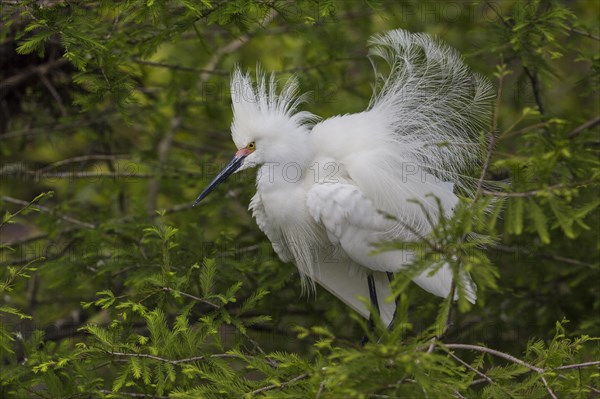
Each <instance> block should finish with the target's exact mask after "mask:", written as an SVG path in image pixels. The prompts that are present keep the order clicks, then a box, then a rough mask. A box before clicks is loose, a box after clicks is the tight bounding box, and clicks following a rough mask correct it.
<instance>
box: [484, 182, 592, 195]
mask: <svg viewBox="0 0 600 399" xmlns="http://www.w3.org/2000/svg"><path fill="white" fill-rule="evenodd" d="M592 183H594V181H593V180H588V181H583V182H579V183H573V184H562V183H560V184H555V185H553V186H548V187H544V188H540V189H537V190H531V191H523V192H505V191H489V190H482V191H481V192H482V193H483V194H485V195H491V196H493V197H535V196H536V195H538V194H540V193H544V192H548V191H551V190H559V189H569V188H579V187H583V186H587V185H588V184H592Z"/></svg>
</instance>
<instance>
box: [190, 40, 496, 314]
mask: <svg viewBox="0 0 600 399" xmlns="http://www.w3.org/2000/svg"><path fill="white" fill-rule="evenodd" d="M370 46H371V51H370V55H371V60H372V62H373V66H374V68H375V73H376V77H377V82H378V84H377V85H376V89H375V93H374V95H373V98H372V99H371V102H370V104H369V107H368V108H367V110H365V111H364V112H361V113H357V114H350V115H342V116H336V117H333V118H330V119H327V120H324V121H321V122H318V123H316V124H314V123H315V122H316V121H318V118H317V117H315V116H314V115H312V114H310V113H307V112H297V107H298V106H299V105H300V104H301V103H302V101H303V96H297V87H298V85H297V82H296V80H295V79H290V80H289V81H288V82H287V83H286V84H285V85H284V87H283V88H282V90H281V92H280V94H277V92H276V83H275V78H274V76H273V75H271V77H270V79H269V80H268V82H267V79H266V78H265V76H264V74H261V73H258V74H257V75H258V77H257V84H256V85H254V84H253V82H252V79H251V78H250V76H249V75H248V74H243V73H241V72H240V71H239V70H236V71H235V72H234V74H233V77H232V81H231V91H232V101H233V111H234V120H233V124H232V137H233V140H234V142H235V144H236V146H237V147H238V148H239V151H238V152H237V154H236V157H234V159H233V160H232V162H231V163H230V164H229V165H228V167H227V168H226V169H225V170H224V171H223V173H222V174H220V175H219V176H218V177H217V178H216V179H215V180H214V181H213V183H211V185H210V186H209V187H207V189H206V190H205V191H204V192H203V193H202V194H201V195H200V197H198V200H197V202H199V201H200V200H201V199H202V198H204V197H205V196H206V195H207V194H208V192H210V191H211V190H212V189H213V188H214V187H215V186H216V185H217V184H218V183H220V182H221V181H223V180H224V179H225V178H226V177H227V176H229V175H230V174H231V173H233V172H234V171H235V170H241V169H245V168H248V167H251V166H258V168H259V169H258V174H257V192H256V195H255V196H254V197H253V198H252V201H251V203H250V209H251V210H252V214H253V216H254V217H255V218H256V222H257V224H258V226H259V228H260V229H261V230H262V231H263V232H264V233H265V234H266V235H267V237H268V238H269V240H270V241H271V242H272V243H273V248H274V250H275V252H276V253H277V254H278V256H279V257H280V258H281V259H282V260H283V261H284V262H293V263H295V264H296V266H297V267H298V270H299V272H300V274H301V276H302V277H303V282H304V283H305V286H306V287H312V286H314V282H317V283H318V284H320V285H322V286H323V287H325V288H326V289H328V290H329V291H331V292H332V293H333V294H334V295H336V296H337V297H338V298H340V299H341V300H342V301H344V302H345V303H346V304H348V305H349V306H350V307H352V308H353V309H355V310H356V311H358V312H359V313H360V314H361V315H363V316H365V317H369V311H368V309H367V307H366V306H365V305H364V303H363V302H361V301H360V300H359V299H358V298H357V297H358V296H362V297H364V298H369V290H368V286H367V273H372V275H373V277H374V280H375V285H376V288H377V296H378V302H379V307H380V311H381V318H382V320H383V321H384V322H385V323H386V324H389V323H390V322H391V320H392V317H393V314H394V310H395V303H394V302H393V301H389V300H387V299H389V296H390V290H389V286H388V285H389V281H388V275H387V273H386V272H392V273H396V272H400V271H401V270H402V269H403V267H405V265H406V264H407V263H408V262H410V261H411V258H412V256H414V254H412V253H411V252H408V251H400V250H395V251H388V252H383V253H379V254H377V255H372V251H373V249H374V246H373V244H374V243H380V242H382V241H389V240H402V241H414V240H418V235H427V234H428V233H429V232H430V230H431V226H430V225H429V224H428V223H427V221H426V217H425V215H424V213H423V210H422V208H421V207H420V206H419V205H418V204H415V203H414V202H413V201H411V200H417V201H419V202H420V203H421V204H422V205H423V206H424V207H425V209H426V210H427V212H429V213H430V214H431V215H432V216H433V217H434V220H435V215H436V213H437V212H438V211H439V208H438V206H437V203H436V201H435V199H434V198H433V196H435V197H437V198H438V199H439V201H440V203H441V206H442V209H443V210H444V212H445V213H446V215H448V216H449V215H451V213H452V210H453V208H454V206H455V205H456V203H457V202H458V198H457V197H456V195H455V194H454V193H453V190H454V187H455V186H456V187H457V188H459V189H461V190H462V191H463V192H468V189H469V180H468V178H466V177H464V176H463V175H461V172H462V171H463V170H464V169H465V168H466V167H468V166H470V165H473V164H474V163H476V162H478V161H479V159H480V143H479V140H478V138H479V135H480V132H481V131H482V130H483V129H485V126H486V124H487V123H488V122H489V118H490V114H491V102H492V101H491V100H492V97H493V95H492V89H491V85H490V84H489V83H488V81H487V80H485V79H484V78H483V77H481V76H479V75H477V74H474V73H472V72H471V71H470V70H469V68H468V67H467V66H466V65H465V64H464V63H463V61H462V59H461V57H460V55H459V54H458V53H457V52H456V51H455V50H454V49H452V48H450V47H448V46H446V45H444V44H442V43H440V42H438V41H436V40H434V39H432V38H431V37H430V36H429V35H427V34H420V33H419V34H411V33H409V32H406V31H402V30H394V31H391V32H387V33H385V34H382V35H377V36H374V37H373V38H371V40H370ZM380 60H383V61H384V62H385V63H386V64H387V67H386V68H387V69H388V73H387V74H383V73H382V72H380V69H379V68H378V67H377V62H376V61H380ZM380 211H383V212H384V213H386V214H389V215H392V216H393V217H394V218H395V219H396V220H394V219H391V218H386V217H384V216H383V215H382V213H381V212H380ZM407 226H408V228H407ZM415 233H418V234H415ZM461 277H462V278H461V281H459V282H458V283H459V284H462V285H464V286H465V288H466V292H467V294H468V299H469V300H470V301H471V302H474V301H475V298H476V295H475V286H474V284H473V283H472V281H471V279H470V277H469V276H468V275H467V274H462V276H461ZM413 281H414V282H415V283H417V284H418V285H419V286H421V287H422V288H423V289H425V290H427V291H429V292H431V293H432V294H435V295H438V296H442V297H444V296H447V295H449V292H450V289H451V284H452V272H451V270H450V268H449V267H448V266H447V265H445V266H443V267H442V268H441V269H440V270H439V271H438V272H437V273H436V274H435V275H433V276H428V271H426V272H424V273H422V274H421V275H420V276H418V277H417V278H415V279H414V280H413Z"/></svg>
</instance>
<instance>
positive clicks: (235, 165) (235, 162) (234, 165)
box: [193, 151, 248, 206]
mask: <svg viewBox="0 0 600 399" xmlns="http://www.w3.org/2000/svg"><path fill="white" fill-rule="evenodd" d="M247 156H248V153H245V152H242V151H238V152H237V153H236V154H235V156H234V157H233V159H232V160H231V161H230V162H229V163H228V164H227V166H225V167H224V168H223V170H221V171H220V172H219V174H218V175H217V177H215V178H214V179H213V181H211V182H210V184H209V185H208V186H207V187H206V188H205V189H204V190H203V191H202V192H201V193H200V195H199V196H198V198H196V201H194V205H193V206H196V205H198V204H199V203H200V201H202V200H203V199H204V198H206V196H207V195H208V194H210V192H211V191H213V190H214V189H215V188H217V186H218V185H219V184H221V183H222V182H224V181H225V180H226V179H227V178H228V177H229V176H231V175H232V174H233V173H235V171H236V170H238V169H239V168H240V166H242V164H243V163H244V159H245V158H246V157H247Z"/></svg>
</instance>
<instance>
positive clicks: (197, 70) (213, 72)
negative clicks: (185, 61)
mask: <svg viewBox="0 0 600 399" xmlns="http://www.w3.org/2000/svg"><path fill="white" fill-rule="evenodd" d="M133 62H135V63H137V64H141V65H148V66H152V67H157V68H167V69H172V70H175V71H184V72H194V73H208V74H211V75H219V76H229V72H228V71H224V70H219V69H213V70H208V69H202V68H194V67H188V66H183V65H174V64H167V63H164V62H154V61H145V60H140V59H139V58H134V59H133Z"/></svg>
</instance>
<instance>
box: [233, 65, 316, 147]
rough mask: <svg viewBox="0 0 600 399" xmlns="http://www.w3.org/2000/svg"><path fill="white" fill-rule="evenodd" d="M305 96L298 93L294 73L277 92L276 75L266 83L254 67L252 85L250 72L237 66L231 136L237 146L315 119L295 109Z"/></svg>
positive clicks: (282, 132) (294, 127)
mask: <svg viewBox="0 0 600 399" xmlns="http://www.w3.org/2000/svg"><path fill="white" fill-rule="evenodd" d="M306 97H307V95H306V94H302V95H298V80H297V79H296V77H294V76H292V77H291V78H290V79H288V81H287V82H286V83H285V84H284V85H283V87H282V88H281V91H280V93H279V94H277V82H276V80H275V74H271V75H270V76H269V79H268V82H267V78H266V76H265V73H264V72H263V71H262V70H261V69H260V68H257V72H256V85H254V83H253V82H252V78H251V77H250V74H249V73H245V74H244V73H242V72H241V71H240V69H239V68H236V69H235V70H234V72H233V75H232V77H231V101H232V107H233V123H232V125H231V136H232V138H233V141H234V142H235V144H236V146H237V147H238V148H240V147H243V146H244V145H246V144H248V141H250V140H254V139H256V137H257V136H260V137H269V138H275V137H272V136H278V135H284V134H286V133H288V132H290V131H294V130H297V129H298V128H299V127H302V126H303V125H305V124H307V123H308V122H310V121H313V120H315V119H317V118H316V117H315V116H314V115H313V114H311V113H310V112H306V111H301V112H296V110H297V108H298V106H299V105H300V104H302V103H303V102H305V101H306ZM270 136H271V137H270Z"/></svg>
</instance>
